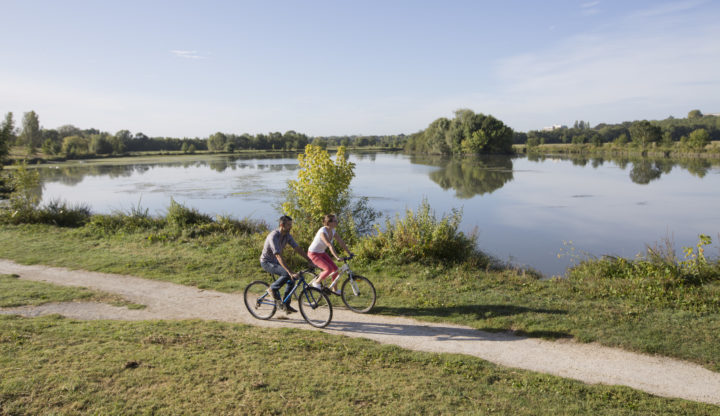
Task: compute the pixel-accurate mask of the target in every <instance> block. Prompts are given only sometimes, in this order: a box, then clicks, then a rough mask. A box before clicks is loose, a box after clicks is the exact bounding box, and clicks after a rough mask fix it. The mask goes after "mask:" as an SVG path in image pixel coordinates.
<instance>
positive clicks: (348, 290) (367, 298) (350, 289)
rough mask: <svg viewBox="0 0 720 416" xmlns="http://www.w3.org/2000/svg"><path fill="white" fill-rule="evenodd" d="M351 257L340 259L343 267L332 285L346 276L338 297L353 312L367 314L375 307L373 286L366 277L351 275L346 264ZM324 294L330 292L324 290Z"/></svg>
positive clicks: (375, 296) (375, 295) (375, 297)
mask: <svg viewBox="0 0 720 416" xmlns="http://www.w3.org/2000/svg"><path fill="white" fill-rule="evenodd" d="M352 257H353V256H350V257H341V258H340V261H342V262H343V265H342V266H340V269H339V270H338V274H337V276H336V277H335V279H334V280H333V283H335V282H336V281H337V280H338V279H340V278H341V277H342V276H343V275H345V276H347V277H346V278H345V281H344V282H342V285H341V286H340V297H341V298H342V301H343V303H344V304H345V306H347V307H348V308H349V309H350V310H351V311H353V312H357V313H367V312H370V310H371V309H372V308H373V306H375V301H376V300H377V294H376V293H375V286H373V284H372V282H371V281H370V279H368V278H367V277H364V276H360V275H359V274H355V273H353V271H352V270H351V269H350V265H349V264H348V261H349V260H350V259H352ZM331 286H332V285H331ZM324 293H332V292H331V291H330V290H329V289H327V288H325V290H324Z"/></svg>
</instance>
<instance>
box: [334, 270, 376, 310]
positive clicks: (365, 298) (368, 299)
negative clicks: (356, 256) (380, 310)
mask: <svg viewBox="0 0 720 416" xmlns="http://www.w3.org/2000/svg"><path fill="white" fill-rule="evenodd" d="M340 291H341V292H342V300H343V303H344V304H345V306H347V307H348V308H350V310H351V311H353V312H357V313H367V312H370V309H372V308H373V306H375V300H376V297H377V295H376V294H375V286H373V284H372V282H370V280H368V278H367V277H362V276H359V275H354V276H352V277H348V278H347V279H345V281H344V282H343V284H342V288H341V289H340Z"/></svg>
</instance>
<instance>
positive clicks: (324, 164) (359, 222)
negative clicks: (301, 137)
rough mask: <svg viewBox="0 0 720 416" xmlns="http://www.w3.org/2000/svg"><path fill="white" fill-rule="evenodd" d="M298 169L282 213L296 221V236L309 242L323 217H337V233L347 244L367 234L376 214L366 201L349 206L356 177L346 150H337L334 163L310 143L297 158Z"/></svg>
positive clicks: (341, 148)
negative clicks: (339, 222) (326, 215)
mask: <svg viewBox="0 0 720 416" xmlns="http://www.w3.org/2000/svg"><path fill="white" fill-rule="evenodd" d="M298 162H299V165H300V169H299V171H298V176H297V180H291V181H288V189H287V193H286V202H285V203H283V204H282V210H283V212H284V213H285V214H287V215H290V216H291V217H293V219H295V223H296V231H295V233H296V235H297V236H298V237H299V238H300V239H309V238H311V237H312V234H313V233H314V232H315V230H317V229H318V228H319V227H320V226H321V225H322V217H323V216H324V215H325V214H336V215H337V216H338V217H339V219H340V221H341V223H342V226H341V227H340V233H341V235H342V237H343V239H345V240H346V241H348V242H353V241H355V240H356V237H357V236H358V234H361V233H363V232H365V231H368V230H369V229H370V227H371V224H372V222H373V221H374V220H375V218H377V215H378V214H377V213H376V212H375V211H374V210H373V209H372V208H370V207H369V206H368V205H367V199H366V198H364V199H360V200H359V201H358V202H356V203H355V204H353V203H352V198H351V192H350V182H351V181H352V178H353V177H354V176H355V172H354V169H355V164H354V163H351V162H349V161H348V159H347V155H346V154H345V147H342V146H341V147H340V148H339V149H338V151H337V155H336V156H335V160H334V161H333V160H332V159H331V158H330V155H329V154H328V152H327V151H325V150H324V149H322V148H321V147H320V146H316V145H312V144H309V145H307V146H306V147H305V153H303V154H300V155H298Z"/></svg>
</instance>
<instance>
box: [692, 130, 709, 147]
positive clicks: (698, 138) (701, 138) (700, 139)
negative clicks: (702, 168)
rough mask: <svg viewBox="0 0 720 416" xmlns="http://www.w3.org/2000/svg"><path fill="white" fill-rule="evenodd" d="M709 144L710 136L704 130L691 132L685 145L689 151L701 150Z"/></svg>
mask: <svg viewBox="0 0 720 416" xmlns="http://www.w3.org/2000/svg"><path fill="white" fill-rule="evenodd" d="M709 143H710V134H708V132H707V130H705V129H697V130H693V132H692V133H690V136H688V140H687V144H688V146H689V147H690V148H691V149H694V150H698V151H700V150H703V149H705V146H707V145H708V144H709Z"/></svg>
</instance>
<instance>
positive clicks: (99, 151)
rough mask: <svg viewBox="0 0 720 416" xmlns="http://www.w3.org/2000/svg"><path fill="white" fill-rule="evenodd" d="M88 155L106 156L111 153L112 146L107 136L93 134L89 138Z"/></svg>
mask: <svg viewBox="0 0 720 416" xmlns="http://www.w3.org/2000/svg"><path fill="white" fill-rule="evenodd" d="M89 151H90V153H94V154H96V155H108V154H110V153H112V152H113V145H112V143H111V142H110V140H109V139H108V137H107V134H105V133H104V134H93V135H91V136H90V145H89Z"/></svg>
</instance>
